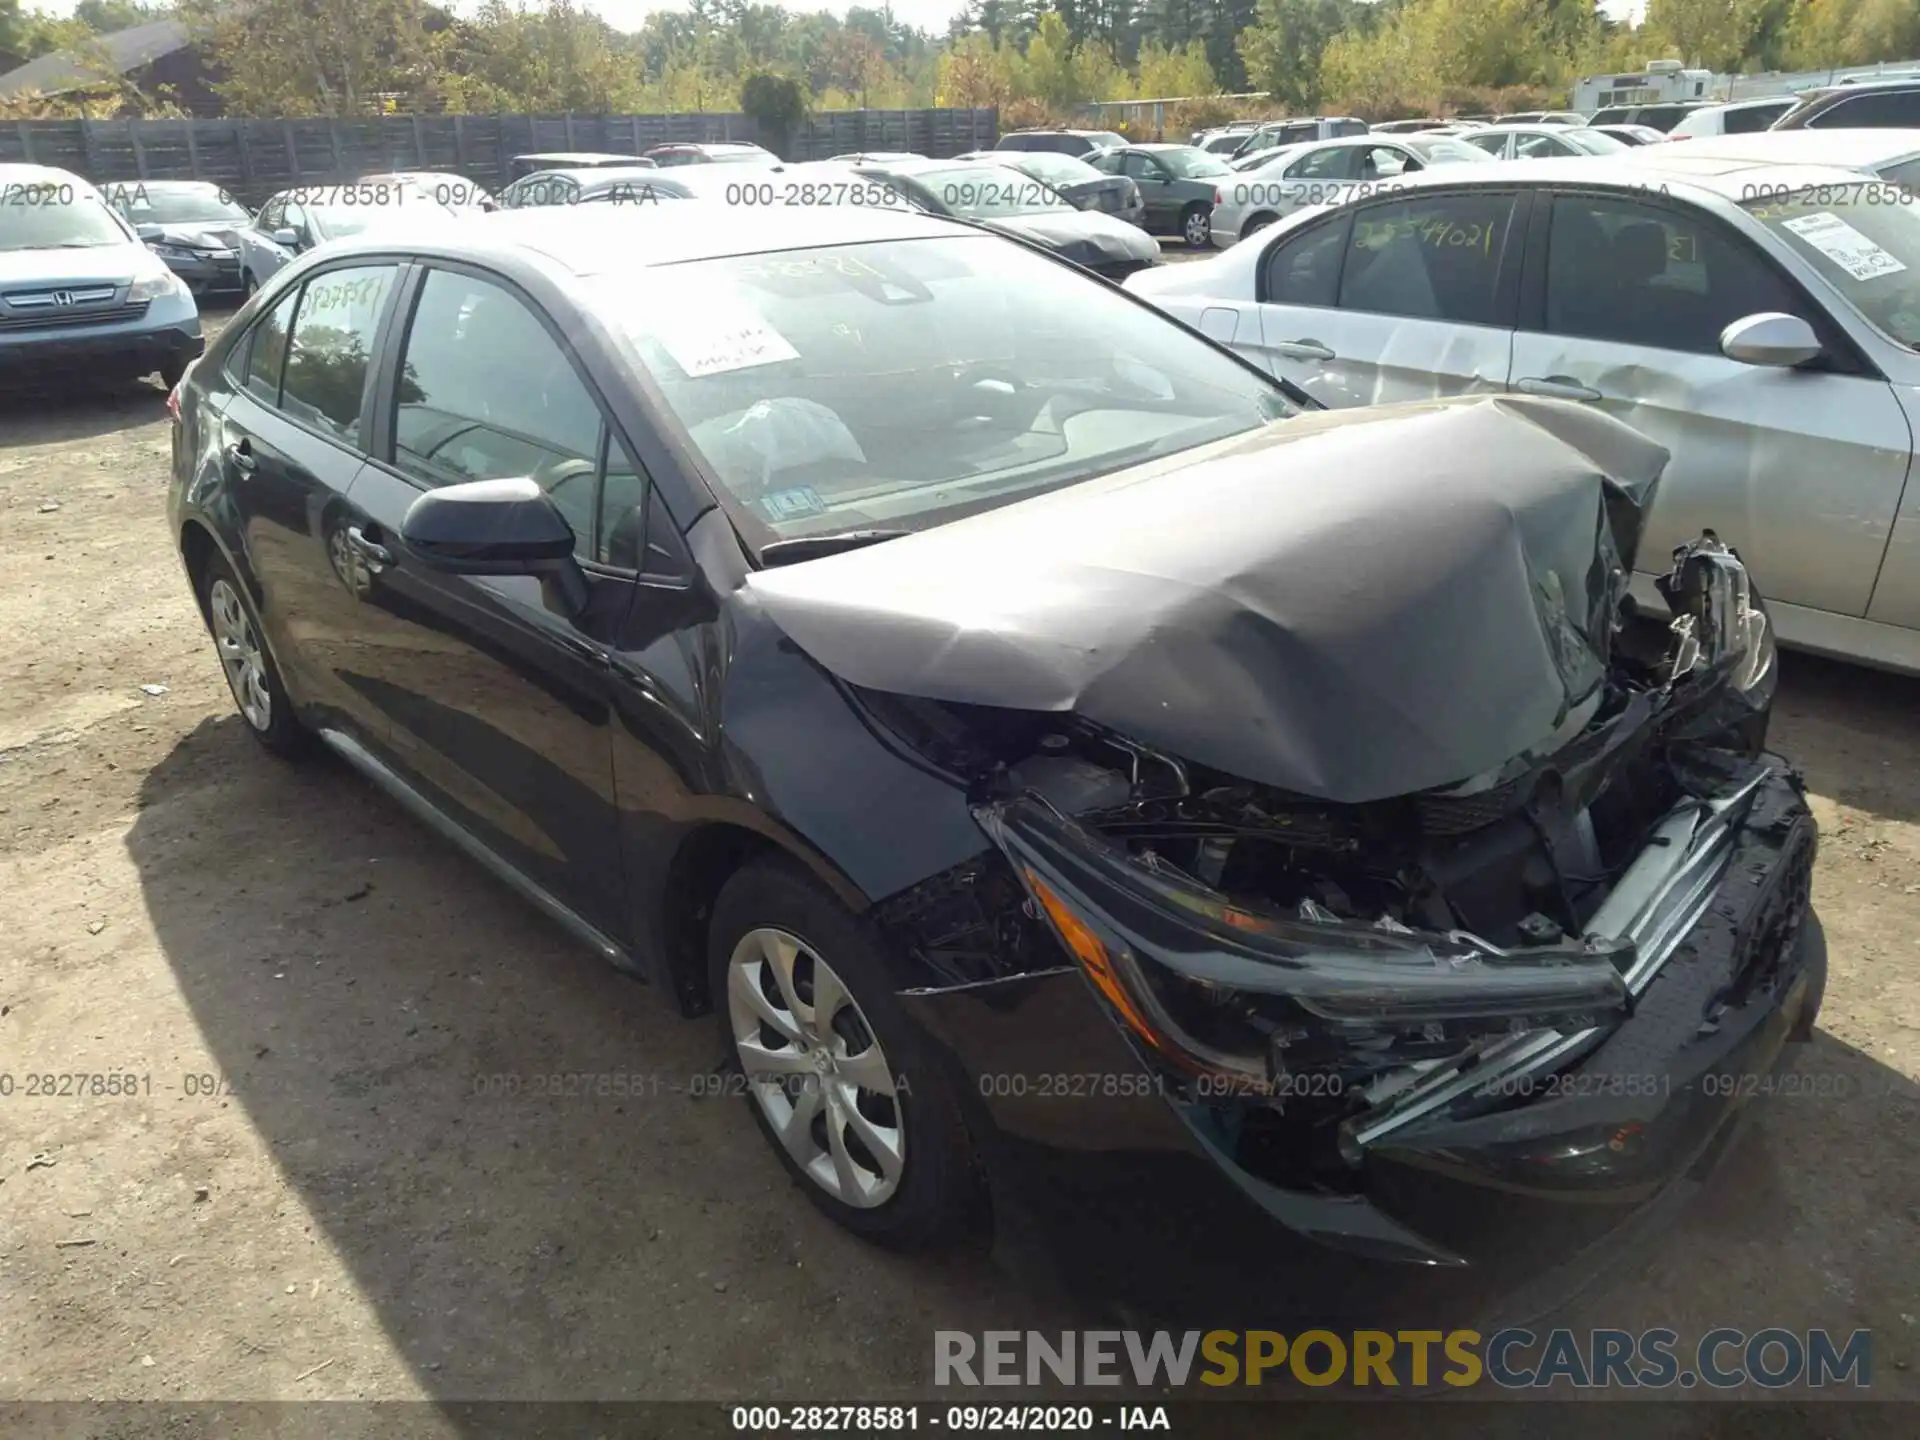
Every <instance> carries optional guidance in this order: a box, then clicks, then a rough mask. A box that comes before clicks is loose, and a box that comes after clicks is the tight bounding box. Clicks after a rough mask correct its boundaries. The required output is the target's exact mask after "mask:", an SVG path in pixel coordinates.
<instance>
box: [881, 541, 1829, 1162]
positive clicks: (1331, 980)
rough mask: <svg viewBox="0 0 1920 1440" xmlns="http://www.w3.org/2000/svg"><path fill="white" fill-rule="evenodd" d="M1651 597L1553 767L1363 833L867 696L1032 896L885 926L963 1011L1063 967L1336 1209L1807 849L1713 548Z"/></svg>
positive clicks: (1123, 746)
mask: <svg viewBox="0 0 1920 1440" xmlns="http://www.w3.org/2000/svg"><path fill="white" fill-rule="evenodd" d="M1659 585H1660V589H1661V592H1662V594H1663V595H1664V596H1665V598H1666V599H1667V602H1668V605H1669V607H1670V610H1671V611H1672V613H1671V615H1670V616H1668V617H1665V618H1666V623H1665V624H1664V625H1662V624H1659V623H1658V622H1656V621H1653V620H1651V619H1650V618H1649V617H1636V616H1634V615H1633V614H1632V612H1631V605H1632V602H1631V601H1627V600H1624V599H1623V600H1622V601H1621V604H1620V611H1619V616H1618V620H1617V622H1616V624H1615V625H1614V626H1612V627H1610V628H1609V629H1607V630H1605V631H1603V632H1602V633H1601V634H1600V635H1598V636H1596V637H1594V638H1595V639H1596V640H1597V641H1598V642H1599V643H1598V644H1596V645H1595V646H1594V648H1595V649H1596V650H1597V651H1598V652H1599V654H1600V657H1601V659H1602V661H1603V664H1604V679H1603V681H1602V682H1601V683H1600V684H1599V685H1598V686H1597V687H1596V688H1595V690H1594V692H1593V693H1592V694H1591V695H1590V696H1588V697H1585V699H1584V701H1583V703H1582V705H1581V706H1579V707H1578V710H1577V714H1578V724H1577V726H1576V727H1569V731H1568V733H1566V734H1565V736H1564V739H1563V740H1562V742H1561V743H1560V744H1559V745H1558V748H1556V749H1554V750H1552V751H1551V752H1550V753H1548V754H1545V755H1540V754H1532V755H1528V756H1523V757H1519V758H1518V759H1517V760H1516V761H1514V762H1512V763H1510V764H1508V765H1506V766H1503V767H1501V768H1500V769H1498V770H1496V771H1493V772H1490V773H1487V774H1483V775H1479V776H1475V777H1472V778H1469V779H1467V780H1465V781H1463V782H1461V783H1458V784H1455V785H1451V786H1447V787H1444V788H1440V789H1433V790H1427V791H1422V792H1418V793H1415V794H1411V795H1407V796H1403V797H1398V798H1394V799H1388V800H1379V801H1371V802H1367V803H1362V804H1352V805H1339V804H1330V803H1328V802H1326V801H1324V800H1319V799H1314V798H1311V797H1306V796H1300V795H1295V794H1289V793H1287V792H1284V791H1280V790H1277V789H1274V788H1272V787H1267V786H1261V785H1257V784H1252V783H1249V782H1246V781H1243V780H1240V779H1238V778H1236V777H1234V776H1230V775H1227V774H1224V773H1221V772H1218V771H1215V770H1212V769H1209V768H1208V767H1206V766H1204V765H1200V764H1197V763H1193V762H1190V761H1187V760H1183V759H1182V758H1180V757H1177V756H1173V755H1169V754H1166V753H1163V752H1161V751H1158V750H1155V749H1152V748H1149V747H1146V746H1143V745H1141V744H1139V743H1137V742H1135V741H1132V740H1130V739H1128V738H1127V737H1125V736H1121V735H1118V734H1116V733H1114V732H1112V731H1111V730H1108V729H1106V728H1104V727H1102V726H1099V725H1097V724H1094V723H1091V722H1089V721H1086V720H1084V719H1081V718H1079V717H1075V716H1071V715H1069V716H1053V715H1044V714H1034V713H1031V712H1012V711H995V710H991V709H988V708H984V707H965V706H956V705H953V704H950V703H942V702H934V701H922V700H914V699H907V698H903V697H898V696H875V695H866V696H863V699H865V700H867V701H868V702H869V703H871V704H873V705H874V706H875V707H876V713H877V716H878V718H881V719H882V721H883V723H884V724H885V725H886V726H887V727H888V728H889V729H890V730H892V731H893V732H894V733H896V734H898V735H900V736H901V737H902V738H903V739H906V740H907V741H908V743H909V744H910V745H911V746H912V747H913V749H914V750H915V751H916V752H918V753H919V754H921V755H922V756H925V757H926V758H928V759H930V760H933V761H934V762H935V763H937V764H939V765H941V766H942V768H944V769H947V770H949V771H950V772H951V773H955V774H958V775H963V776H965V777H966V778H967V780H968V783H969V787H970V791H971V793H972V794H973V796H974V797H975V800H976V810H975V814H976V816H977V817H979V818H980V819H981V821H982V823H983V825H984V826H985V827H986V828H987V829H988V831H989V833H990V834H992V835H993V837H994V838H995V840H996V841H997V842H998V844H999V847H1000V854H1001V855H1004V857H1005V858H1006V859H1008V860H1010V861H1011V862H1012V866H1013V869H1014V872H1015V874H1014V875H1013V876H1009V875H1007V874H1006V873H1005V872H1004V868H1003V867H998V866H996V865H994V864H992V863H989V864H987V865H984V866H982V867H981V868H980V869H979V870H978V872H976V873H973V874H969V875H966V876H961V877H948V878H949V880H950V881H951V882H953V883H951V884H950V885H949V886H948V887H947V889H946V890H945V892H944V893H940V891H939V887H933V888H932V889H929V888H928V887H922V888H921V890H919V891H916V892H915V893H914V894H912V895H909V896H904V897H900V899H899V900H898V901H896V902H895V903H894V904H893V905H892V906H890V907H888V911H887V915H886V918H887V919H888V920H889V921H890V922H891V923H894V924H901V925H904V927H905V929H906V930H908V931H910V932H911V933H913V934H914V935H916V936H918V937H920V939H921V941H922V942H923V943H922V947H921V953H922V954H923V955H924V956H925V958H927V959H928V960H929V961H930V962H931V963H933V964H935V965H936V966H939V967H941V968H943V969H945V970H946V971H947V972H948V973H951V974H953V975H954V978H955V979H956V981H965V980H979V979H986V978H990V977H991V976H993V975H996V974H1004V973H1006V972H1007V970H1008V968H1009V967H1014V968H1021V967H1027V966H1032V967H1044V966H1049V965H1057V964H1058V963H1059V957H1060V947H1061V945H1064V946H1065V947H1066V949H1067V950H1068V952H1069V953H1071V954H1073V955H1074V957H1075V958H1076V959H1078V960H1079V962H1080V963H1081V965H1082V967H1083V968H1084V969H1085V970H1086V971H1087V973H1088V975H1089V977H1090V978H1091V979H1093V980H1094V982H1095V984H1096V986H1097V987H1098V988H1100V989H1101V990H1102V991H1103V993H1104V994H1105V995H1106V997H1107V999H1108V1000H1109V1001H1110V1002H1111V1004H1112V1005H1113V1007H1114V1010H1115V1012H1116V1013H1117V1015H1118V1016H1119V1017H1120V1019H1121V1020H1122V1021H1123V1023H1124V1024H1125V1026H1126V1027H1127V1028H1128V1029H1129V1030H1130V1031H1131V1032H1132V1033H1133V1034H1134V1036H1135V1037H1136V1040H1137V1041H1138V1042H1139V1044H1140V1047H1141V1048H1142V1050H1143V1051H1144V1052H1146V1053H1148V1054H1150V1055H1151V1056H1152V1057H1153V1058H1154V1060H1155V1062H1156V1063H1165V1064H1166V1065H1167V1067H1168V1069H1169V1070H1170V1071H1171V1072H1172V1073H1175V1074H1177V1075H1181V1076H1183V1077H1184V1079H1185V1081H1186V1082H1187V1083H1188V1084H1189V1086H1190V1090H1189V1093H1190V1094H1193V1095H1194V1096H1196V1097H1197V1098H1199V1099H1202V1100H1206V1101H1212V1102H1216V1103H1218V1102H1220V1101H1222V1100H1228V1101H1230V1102H1231V1105H1232V1108H1233V1109H1234V1110H1235V1112H1236V1117H1237V1118H1236V1119H1235V1122H1234V1125H1233V1129H1234V1132H1235V1135H1234V1139H1233V1142H1232V1146H1231V1147H1230V1148H1234V1149H1238V1150H1242V1151H1246V1150H1249V1149H1251V1150H1253V1151H1261V1152H1264V1153H1266V1154H1267V1155H1268V1156H1269V1158H1270V1163H1271V1164H1272V1165H1275V1166H1278V1167H1279V1170H1280V1171H1281V1172H1282V1173H1281V1174H1277V1175H1276V1176H1275V1178H1277V1179H1286V1180H1289V1181H1293V1182H1298V1181H1299V1180H1300V1179H1301V1178H1303V1177H1302V1176H1301V1175H1300V1173H1299V1168H1300V1167H1301V1165H1302V1164H1305V1165H1306V1166H1307V1167H1308V1168H1309V1169H1310V1170H1311V1171H1312V1172H1313V1178H1314V1182H1315V1183H1316V1184H1319V1185H1324V1184H1326V1183H1329V1180H1330V1172H1337V1171H1338V1170H1340V1169H1341V1168H1342V1166H1343V1165H1344V1166H1346V1167H1349V1168H1350V1167H1351V1166H1352V1165H1354V1164H1357V1163H1358V1159H1359V1156H1360V1153H1361V1149H1362V1147H1363V1144H1364V1143H1366V1142H1367V1141H1371V1140H1375V1139H1377V1138H1379V1137H1380V1136H1382V1135H1385V1134H1387V1133H1389V1132H1391V1131H1392V1130H1393V1129H1395V1128H1397V1127H1398V1126H1401V1125H1403V1124H1411V1123H1414V1122H1417V1121H1418V1119H1419V1118H1420V1117H1421V1116H1422V1115H1428V1114H1433V1113H1437V1112H1441V1111H1444V1113H1446V1114H1449V1115H1456V1116H1457V1115H1460V1114H1465V1113H1474V1112H1485V1111H1488V1110H1494V1109H1498V1108H1500V1107H1501V1106H1502V1105H1510V1104H1513V1103H1515V1095H1516V1094H1517V1093H1520V1092H1518V1091H1516V1090H1515V1088H1514V1087H1513V1086H1512V1085H1509V1086H1508V1087H1507V1088H1506V1089H1505V1090H1504V1091H1503V1090H1501V1089H1500V1088H1499V1086H1498V1085H1496V1084H1495V1083H1494V1082H1495V1081H1496V1080H1498V1079H1499V1078H1500V1077H1501V1076H1503V1075H1510V1074H1516V1073H1526V1074H1532V1073H1536V1072H1538V1071H1540V1070H1541V1069H1542V1068H1552V1067H1554V1066H1559V1067H1561V1068H1564V1067H1565V1066H1566V1065H1567V1064H1569V1063H1572V1062H1573V1061H1574V1060H1576V1059H1578V1058H1579V1057H1580V1056H1582V1055H1586V1054H1590V1053H1592V1052H1593V1051H1594V1050H1595V1049H1596V1048H1597V1047H1598V1046H1599V1045H1600V1044H1601V1043H1602V1042H1603V1041H1604V1039H1605V1037H1606V1035H1607V1034H1608V1032H1609V1030H1610V1029H1611V1028H1613V1027H1614V1026H1616V1025H1617V1024H1618V1023H1619V1021H1620V1020H1621V1019H1622V1018H1623V1017H1625V1016H1627V1015H1630V1014H1631V1013H1632V1011H1633V1008H1634V1005H1635V1003H1636V999H1637V997H1638V996H1639V995H1640V994H1641V993H1642V992H1644V991H1645V990H1646V988H1647V986H1648V985H1649V984H1650V983H1651V982H1652V981H1653V979H1654V978H1655V976H1656V975H1657V973H1658V972H1659V970H1660V968H1661V967H1662V966H1663V965H1664V963H1665V962H1666V960H1667V959H1668V957H1669V956H1670V955H1671V954H1672V953H1673V951H1674V949H1675V948H1676V946H1678V945H1679V944H1680V943H1681V942H1682V938H1683V936H1684V935H1685V934H1686V932H1687V931H1688V930H1689V929H1690V928H1691V927H1692V926H1693V925H1695V923H1696V922H1697V921H1698V919H1699V917H1700V915H1701V914H1702V913H1703V910H1704V907H1705V906H1706V904H1707V903H1708V900H1709V898H1710V896H1711V895H1712V893H1713V891H1714V888H1715V887H1716V886H1718V885H1719V883H1720V881H1721V879H1722V876H1723V875H1724V874H1725V873H1726V870H1727V868H1728V867H1729V866H1730V865H1733V864H1735V863H1736V860H1735V858H1734V857H1735V855H1736V850H1737V844H1738V836H1739V832H1740V829H1741V827H1742V826H1743V825H1746V824H1749V823H1751V824H1754V825H1763V826H1764V827H1766V828H1767V830H1768V834H1769V835H1770V836H1773V837H1775V838H1779V837H1781V836H1785V835H1786V834H1787V833H1788V832H1789V831H1793V832H1794V834H1795V835H1798V833H1799V832H1798V830H1795V828H1794V827H1795V826H1796V825H1798V824H1799V821H1800V817H1801V816H1802V815H1803V814H1804V806H1803V805H1802V804H1801V803H1800V799H1799V792H1798V782H1797V779H1796V778H1795V777H1793V776H1792V775H1791V773H1790V772H1789V771H1788V770H1787V767H1786V766H1785V765H1784V763H1783V762H1780V761H1778V760H1777V759H1775V758H1774V757H1770V756H1767V755H1766V754H1765V752H1764V749H1763V746H1764V743H1765V738H1766V728H1767V718H1768V709H1769V706H1770V704H1771V700H1772V694H1773V688H1774V680H1775V671H1776V663H1775V656H1774V649H1773V642H1772V638H1771V635H1770V634H1769V633H1768V622H1767V618H1766V615H1765V611H1764V608H1763V607H1762V606H1761V605H1760V603H1759V602H1758V599H1757V597H1755V596H1754V595H1753V593H1752V590H1751V587H1750V585H1749V582H1748V579H1747V575H1746V571H1745V567H1744V566H1743V565H1742V564H1741V562H1740V560H1739V558H1738V556H1737V555H1736V554H1734V552H1732V551H1731V550H1729V549H1728V548H1727V547H1726V546H1724V545H1723V544H1722V543H1721V542H1720V541H1719V540H1718V539H1717V538H1716V537H1715V536H1713V535H1712V534H1711V533H1709V534H1706V535H1703V536H1702V537H1701V538H1700V539H1699V540H1697V541H1695V542H1693V543H1691V544H1689V545H1687V546H1685V547H1683V548H1682V549H1680V550H1679V551H1677V552H1676V553H1675V556H1674V564H1673V568H1672V571H1671V572H1670V573H1669V574H1668V575H1666V576H1664V577H1662V578H1661V580H1660V582H1659ZM1769 785H1770V786H1771V787H1772V791H1770V792H1769V793H1768V794H1766V795H1763V794H1762V792H1763V790H1764V789H1766V787H1768V786H1769ZM1774 792H1777V793H1774ZM1805 830H1806V832H1807V835H1808V837H1809V840H1808V842H1807V844H1808V849H1807V855H1806V859H1805V863H1806V864H1809V865H1810V863H1811V861H1810V857H1811V850H1810V835H1811V821H1810V820H1807V821H1806V822H1805ZM1755 878H1756V883H1757V882H1758V879H1759V877H1758V876H1756V877H1755ZM1787 879H1788V881H1790V882H1791V883H1792V884H1798V885H1799V886H1800V893H1801V894H1802V895H1803V894H1804V875H1803V874H1796V875H1795V876H1792V877H1787ZM1789 888H1791V885H1789ZM1789 908H1791V907H1789ZM1756 913H1757V912H1756ZM1783 916H1784V918H1783ZM1796 922H1797V912H1795V913H1793V914H1786V913H1785V912H1782V915H1776V916H1773V917H1772V918H1771V919H1770V920H1768V921H1767V923H1770V924H1774V925H1776V927H1777V926H1779V925H1786V924H1791V923H1796ZM1755 923H1756V924H1758V923H1760V921H1759V920H1758V919H1756V921H1755ZM1049 928H1050V929H1051V930H1052V931H1053V935H1052V936H1048V935H1047V933H1046V932H1047V930H1048V929H1049ZM1055 938H1057V939H1058V941H1059V942H1060V943H1059V944H1054V943H1049V942H1050V941H1051V940H1053V939H1055ZM928 941H931V943H926V942H928ZM1742 943H1743V944H1745V945H1746V947H1747V949H1748V950H1749V951H1752V952H1754V953H1756V954H1757V953H1758V952H1759V951H1760V950H1761V949H1763V948H1765V946H1766V945H1767V944H1773V945H1775V946H1776V947H1777V945H1778V943H1780V937H1779V936H1778V935H1775V936H1773V937H1772V938H1771V939H1767V938H1765V937H1760V936H1752V937H1746V938H1744V939H1743V941H1742ZM1741 966H1742V967H1743V968H1750V967H1748V962H1747V961H1746V960H1743V961H1742V962H1741ZM1740 978H1741V976H1740V975H1730V976H1729V977H1728V981H1729V986H1731V984H1732V983H1733V982H1734V981H1736V980H1739V979H1740ZM1749 978H1750V977H1749ZM1287 1136H1291V1137H1292V1139H1291V1140H1285V1139H1284V1137H1287ZM1301 1140H1306V1141H1308V1142H1309V1143H1307V1144H1305V1145H1304V1146H1303V1145H1301V1144H1299V1143H1297V1142H1299V1141H1301ZM1249 1163H1252V1162H1249Z"/></svg>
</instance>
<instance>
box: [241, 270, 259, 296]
mask: <svg viewBox="0 0 1920 1440" xmlns="http://www.w3.org/2000/svg"><path fill="white" fill-rule="evenodd" d="M259 288H260V282H259V281H258V280H256V279H254V278H253V272H252V271H251V270H248V271H246V272H245V273H244V274H242V275H241V277H240V301H241V303H242V304H245V303H246V302H247V301H249V300H251V299H252V298H253V295H254V292H255V291H256V290H258V289H259Z"/></svg>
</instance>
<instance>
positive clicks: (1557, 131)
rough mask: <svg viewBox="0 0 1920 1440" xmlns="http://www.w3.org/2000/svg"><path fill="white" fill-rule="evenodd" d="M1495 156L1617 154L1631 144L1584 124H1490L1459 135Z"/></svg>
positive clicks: (1554, 157)
mask: <svg viewBox="0 0 1920 1440" xmlns="http://www.w3.org/2000/svg"><path fill="white" fill-rule="evenodd" d="M1460 139H1461V141H1462V142H1463V143H1465V144H1468V145H1476V146H1478V147H1479V148H1480V149H1482V150H1484V151H1486V152H1487V154H1489V155H1491V156H1492V157H1493V158H1494V159H1496V160H1557V159H1563V158H1565V157H1567V156H1571V155H1618V154H1621V153H1622V152H1623V151H1627V150H1631V149H1633V148H1634V147H1633V146H1631V145H1629V144H1627V142H1626V141H1624V140H1620V139H1616V138H1615V137H1614V136H1612V135H1609V134H1607V133H1606V132H1605V131H1604V130H1593V129H1589V128H1588V127H1587V126H1585V125H1554V124H1540V123H1538V122H1536V123H1534V124H1531V125H1489V126H1487V127H1486V128H1485V129H1481V130H1475V131H1474V132H1473V133H1472V134H1470V135H1462V136H1461V137H1460Z"/></svg>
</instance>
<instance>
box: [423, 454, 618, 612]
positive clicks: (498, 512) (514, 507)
mask: <svg viewBox="0 0 1920 1440" xmlns="http://www.w3.org/2000/svg"><path fill="white" fill-rule="evenodd" d="M400 538H401V540H403V541H404V542H405V543H406V547H407V549H408V550H409V551H411V552H412V553H413V554H414V555H415V556H417V557H418V558H419V560H420V562H421V563H422V564H423V565H425V566H427V567H428V568H429V569H433V570H441V571H445V572H447V573H449V574H454V575H537V576H539V577H540V579H541V581H542V584H543V585H546V586H549V587H550V588H551V589H552V590H553V591H554V592H555V599H556V600H557V601H558V602H559V604H560V607H561V608H562V609H563V610H565V612H566V613H568V614H570V615H573V614H578V613H579V612H580V611H581V610H582V609H583V608H585V605H586V598H587V596H586V577H585V576H584V575H583V574H582V573H581V570H580V565H579V562H578V561H577V560H575V559H574V555H573V547H574V538H573V527H572V526H570V525H569V524H567V518H566V516H564V515H562V514H561V513H560V509H559V507H558V506H556V505H555V504H554V503H553V501H552V499H551V498H549V496H548V495H547V493H546V492H545V491H544V490H542V489H541V488H540V487H539V486H538V485H536V484H535V483H534V482H533V481H532V480H530V479H512V480H472V481H468V482H467V483H466V484H464V485H444V486H442V487H440V488H439V489H438V490H429V491H427V492H426V493H425V494H424V495H422V496H421V497H420V498H419V499H418V500H415V501H414V502H413V504H412V505H410V506H409V507H408V508H407V514H406V518H405V519H404V520H402V521H401V522H400Z"/></svg>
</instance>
